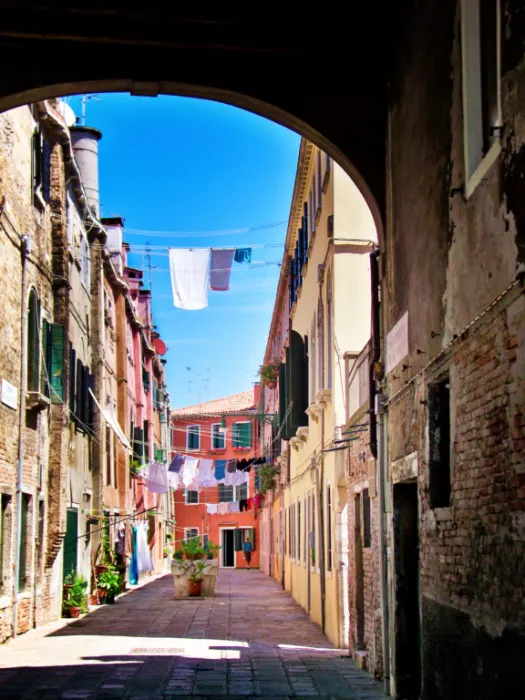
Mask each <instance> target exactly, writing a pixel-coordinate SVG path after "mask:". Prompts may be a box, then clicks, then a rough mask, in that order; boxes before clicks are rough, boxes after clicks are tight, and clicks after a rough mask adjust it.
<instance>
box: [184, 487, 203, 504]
mask: <svg viewBox="0 0 525 700" xmlns="http://www.w3.org/2000/svg"><path fill="white" fill-rule="evenodd" d="M188 491H191V492H192V493H196V494H197V503H188ZM184 503H185V504H186V505H187V506H200V505H201V502H200V493H199V491H197V489H184Z"/></svg>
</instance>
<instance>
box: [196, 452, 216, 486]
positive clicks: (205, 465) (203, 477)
mask: <svg viewBox="0 0 525 700" xmlns="http://www.w3.org/2000/svg"><path fill="white" fill-rule="evenodd" d="M199 485H200V487H201V488H202V487H204V486H217V480H216V479H215V468H214V466H213V460H212V459H201V460H200V462H199Z"/></svg>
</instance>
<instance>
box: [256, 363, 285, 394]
mask: <svg viewBox="0 0 525 700" xmlns="http://www.w3.org/2000/svg"><path fill="white" fill-rule="evenodd" d="M280 368H281V363H280V362H279V360H276V359H274V360H271V362H268V363H267V364H264V365H261V366H260V367H259V376H260V378H261V381H263V382H264V383H265V384H266V386H267V387H268V389H275V387H276V386H277V381H278V379H279V370H280Z"/></svg>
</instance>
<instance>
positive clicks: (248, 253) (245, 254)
mask: <svg viewBox="0 0 525 700" xmlns="http://www.w3.org/2000/svg"><path fill="white" fill-rule="evenodd" d="M233 259H234V260H235V262H238V263H251V261H252V249H251V248H237V250H236V251H235V255H234V256H233Z"/></svg>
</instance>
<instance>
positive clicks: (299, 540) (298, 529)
mask: <svg viewBox="0 0 525 700" xmlns="http://www.w3.org/2000/svg"><path fill="white" fill-rule="evenodd" d="M297 560H298V561H301V501H299V502H298V503H297Z"/></svg>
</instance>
